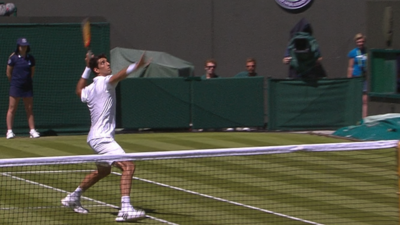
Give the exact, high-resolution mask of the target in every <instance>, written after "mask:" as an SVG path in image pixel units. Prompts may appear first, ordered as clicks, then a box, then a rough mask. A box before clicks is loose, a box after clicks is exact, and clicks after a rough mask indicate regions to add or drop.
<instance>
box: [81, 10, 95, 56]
mask: <svg viewBox="0 0 400 225" xmlns="http://www.w3.org/2000/svg"><path fill="white" fill-rule="evenodd" d="M82 37H83V46H84V47H85V48H86V49H87V54H89V55H90V56H91V55H92V54H93V53H92V51H91V50H90V40H91V33H90V21H89V18H85V19H84V20H83V21H82Z"/></svg>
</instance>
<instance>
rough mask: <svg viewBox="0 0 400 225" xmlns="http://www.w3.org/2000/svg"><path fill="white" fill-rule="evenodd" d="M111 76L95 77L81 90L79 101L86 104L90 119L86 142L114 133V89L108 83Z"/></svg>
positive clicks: (110, 135)
mask: <svg viewBox="0 0 400 225" xmlns="http://www.w3.org/2000/svg"><path fill="white" fill-rule="evenodd" d="M111 76H112V75H108V76H97V77H95V78H94V79H93V83H91V84H90V85H88V86H86V87H85V88H84V89H82V92H81V101H82V102H83V103H86V104H87V106H88V108H89V111H90V118H91V125H90V131H89V134H88V137H87V141H88V142H89V141H90V140H93V139H97V138H104V137H111V138H114V133H115V112H116V95H115V87H116V86H117V84H118V83H116V84H114V85H112V84H110V83H109V82H108V81H109V80H110V78H111Z"/></svg>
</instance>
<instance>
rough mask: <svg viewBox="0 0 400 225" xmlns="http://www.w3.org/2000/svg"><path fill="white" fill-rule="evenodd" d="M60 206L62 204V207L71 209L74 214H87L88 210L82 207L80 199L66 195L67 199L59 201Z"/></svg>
mask: <svg viewBox="0 0 400 225" xmlns="http://www.w3.org/2000/svg"><path fill="white" fill-rule="evenodd" d="M61 204H63V206H67V207H69V208H71V209H72V210H74V212H76V213H81V214H86V213H89V210H87V209H85V208H83V207H82V205H81V201H80V198H79V197H76V196H71V195H67V197H65V198H63V199H62V200H61Z"/></svg>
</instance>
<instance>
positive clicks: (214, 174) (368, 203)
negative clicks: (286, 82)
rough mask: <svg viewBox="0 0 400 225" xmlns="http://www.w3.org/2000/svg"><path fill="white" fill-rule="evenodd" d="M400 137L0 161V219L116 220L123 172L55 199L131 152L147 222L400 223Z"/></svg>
mask: <svg viewBox="0 0 400 225" xmlns="http://www.w3.org/2000/svg"><path fill="white" fill-rule="evenodd" d="M397 144H398V141H372V142H348V143H332V144H312V145H289V146H269V147H251V148H228V149H206V150H187V151H166V152H142V153H129V154H125V155H86V156H67V157H41V158H19V159H2V160H0V175H1V176H0V186H1V188H0V224H81V225H82V224H113V223H115V217H116V216H117V213H118V209H119V207H120V190H119V180H120V175H121V174H120V171H119V170H116V169H113V171H112V173H111V174H110V175H109V176H108V177H106V178H104V179H103V180H101V181H100V182H99V183H97V184H96V185H95V186H93V187H92V188H90V189H89V190H87V191H86V192H85V193H84V194H83V197H82V199H81V203H82V205H83V206H84V207H85V208H87V209H89V211H90V213H88V214H78V213H74V212H73V211H72V210H70V209H69V208H66V207H64V206H62V205H61V203H60V200H61V199H62V198H64V197H65V196H66V195H67V194H68V193H70V192H72V191H73V190H75V189H76V187H77V186H78V185H79V183H80V182H81V181H82V179H83V178H84V176H85V175H86V174H88V173H89V172H91V171H93V170H94V169H95V164H94V163H95V162H98V161H104V160H113V161H127V160H132V161H135V164H136V166H137V169H136V172H135V175H134V181H133V186H132V193H131V199H132V200H131V201H132V204H133V205H134V206H135V207H136V208H139V209H143V210H144V211H145V212H146V215H147V216H146V218H145V219H144V220H142V221H141V222H140V223H143V224H191V225H192V224H215V225H218V224H252V225H254V224H282V225H289V224H352V225H353V224H399V200H398V196H397V192H398V190H399V188H398V177H397V171H398V169H397V168H398V166H397V155H398V154H397Z"/></svg>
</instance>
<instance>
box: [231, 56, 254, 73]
mask: <svg viewBox="0 0 400 225" xmlns="http://www.w3.org/2000/svg"><path fill="white" fill-rule="evenodd" d="M255 76H257V73H256V60H255V59H254V58H248V59H247V60H246V71H242V72H240V73H238V74H236V75H235V77H255Z"/></svg>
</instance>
